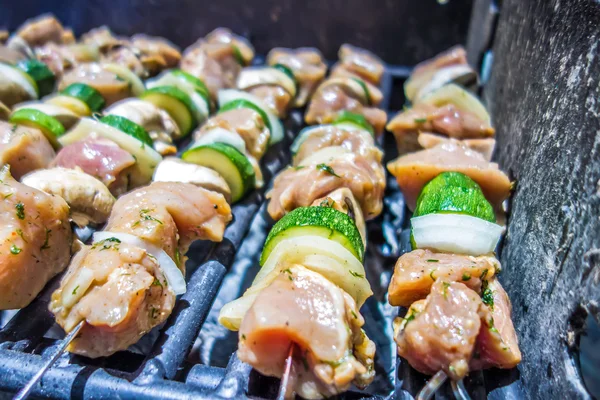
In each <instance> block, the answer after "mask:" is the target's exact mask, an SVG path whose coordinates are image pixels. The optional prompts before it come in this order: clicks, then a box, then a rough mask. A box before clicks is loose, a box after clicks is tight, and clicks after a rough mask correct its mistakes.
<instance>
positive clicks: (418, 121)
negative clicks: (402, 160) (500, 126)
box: [386, 103, 495, 154]
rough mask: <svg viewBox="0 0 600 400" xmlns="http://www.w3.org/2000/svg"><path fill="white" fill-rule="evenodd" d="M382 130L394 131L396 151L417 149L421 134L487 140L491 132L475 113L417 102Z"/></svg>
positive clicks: (492, 133)
mask: <svg viewBox="0 0 600 400" xmlns="http://www.w3.org/2000/svg"><path fill="white" fill-rule="evenodd" d="M386 129H387V130H388V131H390V132H392V133H393V134H394V136H395V138H396V145H397V146H398V153H399V154H405V153H410V152H414V151H417V150H421V149H422V146H421V142H420V140H419V136H421V135H422V134H423V133H430V134H431V133H433V134H437V135H441V136H444V137H448V138H451V139H457V140H461V141H462V140H473V139H480V140H481V139H488V138H491V137H493V136H494V133H495V130H494V128H492V126H491V125H490V123H489V122H488V121H483V120H481V118H479V117H478V116H477V115H476V114H475V113H472V112H469V111H465V110H460V109H458V108H457V107H456V106H455V105H453V104H446V105H443V106H441V107H438V106H434V105H431V104H425V103H419V104H417V105H415V106H414V107H413V108H410V109H408V110H405V111H402V112H400V113H398V114H397V115H396V116H395V117H394V118H392V120H391V121H390V122H389V123H388V124H387V126H386Z"/></svg>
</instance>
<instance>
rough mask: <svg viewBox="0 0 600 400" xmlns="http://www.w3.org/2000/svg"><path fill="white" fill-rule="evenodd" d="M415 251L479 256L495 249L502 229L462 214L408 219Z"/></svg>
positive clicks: (431, 215)
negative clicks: (428, 250) (425, 249)
mask: <svg viewBox="0 0 600 400" xmlns="http://www.w3.org/2000/svg"><path fill="white" fill-rule="evenodd" d="M410 223H411V225H412V232H413V236H414V239H415V243H416V245H417V247H418V248H429V249H435V250H439V251H448V252H452V253H460V254H470V255H472V256H480V255H482V254H487V253H490V252H492V251H494V249H495V248H496V245H497V244H498V241H499V240H500V237H501V236H502V233H503V231H504V228H503V227H501V226H500V225H497V224H494V223H491V222H488V221H485V220H483V219H481V218H476V217H472V216H470V215H462V214H427V215H423V216H421V217H414V218H412V219H411V220H410Z"/></svg>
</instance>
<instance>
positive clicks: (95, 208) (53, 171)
mask: <svg viewBox="0 0 600 400" xmlns="http://www.w3.org/2000/svg"><path fill="white" fill-rule="evenodd" d="M21 182H22V183H23V184H24V185H27V186H29V187H32V188H36V189H38V190H41V191H42V192H45V193H48V194H51V195H55V196H58V197H62V198H63V199H64V200H65V201H66V202H67V204H68V205H69V208H70V210H71V219H72V220H73V221H74V222H75V223H76V224H77V225H79V226H86V225H88V224H89V223H90V222H91V223H93V224H103V223H105V222H106V220H107V219H108V216H109V215H110V211H111V210H112V207H113V205H114V204H115V198H114V197H113V195H112V194H111V193H110V191H109V190H108V188H107V187H106V186H105V185H104V184H103V183H102V182H100V181H99V180H98V179H96V178H94V177H93V176H91V175H88V174H86V173H85V172H83V171H81V170H79V169H66V168H60V167H56V168H49V169H40V170H37V171H34V172H32V173H30V174H27V175H25V176H24V177H23V179H22V180H21Z"/></svg>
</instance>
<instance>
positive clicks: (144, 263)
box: [50, 182, 232, 357]
mask: <svg viewBox="0 0 600 400" xmlns="http://www.w3.org/2000/svg"><path fill="white" fill-rule="evenodd" d="M231 218H232V217H231V209H230V207H229V204H227V202H226V201H225V198H224V197H223V196H222V195H221V194H218V193H215V192H212V191H209V190H206V189H203V188H200V187H197V186H194V185H191V184H187V183H173V182H155V183H153V184H151V185H150V186H147V187H144V188H141V189H137V190H135V191H133V192H131V193H129V194H127V195H125V196H123V197H121V198H120V199H119V200H118V201H117V202H116V203H115V205H114V207H113V211H112V213H111V217H110V219H109V221H108V223H107V225H106V228H105V231H106V232H108V233H109V234H110V233H113V234H115V235H118V234H129V235H133V236H134V237H137V238H138V239H139V240H141V241H142V242H141V243H140V242H136V243H132V242H126V241H121V240H119V239H117V238H107V239H104V240H101V241H97V242H96V243H94V244H93V245H91V246H84V248H83V249H82V250H81V251H80V252H79V253H77V255H76V256H75V257H74V258H73V261H72V262H71V264H70V266H69V270H68V272H67V274H66V275H65V277H64V278H63V279H62V281H61V285H60V287H59V288H58V289H57V290H56V291H55V292H54V293H53V295H52V299H51V303H50V310H51V311H52V312H53V313H54V314H55V316H56V320H57V322H58V324H59V325H61V326H62V327H63V328H64V329H65V331H67V332H69V331H70V330H72V329H73V328H74V327H75V326H76V325H77V324H78V323H79V322H80V321H82V320H85V324H84V326H83V328H82V330H81V332H80V333H79V335H78V337H77V339H75V340H74V341H73V342H72V343H71V345H70V347H69V351H71V352H74V353H77V354H82V355H85V356H88V357H101V356H108V355H110V354H113V353H115V352H116V351H119V350H124V349H126V348H127V347H129V346H130V345H132V344H134V343H135V342H137V341H138V340H139V339H140V338H141V337H142V336H143V335H144V334H145V333H146V332H148V331H149V330H150V329H152V328H153V327H155V326H157V325H159V324H161V323H162V322H163V321H165V319H166V318H167V317H168V316H169V315H170V313H171V310H172V309H173V305H174V302H175V293H174V292H173V290H172V289H171V288H170V286H169V285H168V281H167V278H166V276H165V274H164V272H163V270H162V268H161V265H160V264H159V261H158V258H156V257H155V256H153V255H152V254H151V253H150V252H149V247H147V246H155V247H158V248H159V249H161V250H162V251H164V252H165V253H166V255H167V256H168V257H170V258H171V259H172V260H173V261H174V262H175V264H176V265H177V267H178V268H179V269H180V270H181V271H182V272H185V257H184V254H185V253H186V252H187V250H188V248H189V245H190V244H191V242H192V241H194V240H196V239H204V240H213V241H220V240H222V238H223V233H224V230H225V226H226V224H227V223H228V222H229V221H230V220H231ZM144 243H148V245H145V244H144ZM141 244H144V246H143V247H141Z"/></svg>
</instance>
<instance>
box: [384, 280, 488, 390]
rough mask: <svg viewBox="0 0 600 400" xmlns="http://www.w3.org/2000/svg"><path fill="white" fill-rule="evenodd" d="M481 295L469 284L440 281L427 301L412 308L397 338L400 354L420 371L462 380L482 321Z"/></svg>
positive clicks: (467, 370) (467, 369)
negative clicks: (441, 373)
mask: <svg viewBox="0 0 600 400" xmlns="http://www.w3.org/2000/svg"><path fill="white" fill-rule="evenodd" d="M481 306H482V302H481V298H480V297H479V295H478V294H477V293H476V292H474V291H473V290H471V289H469V288H468V287H467V286H466V285H464V284H462V283H457V282H446V281H444V280H442V279H438V280H436V282H435V283H434V284H433V286H432V288H431V293H430V294H429V296H427V298H426V299H425V301H419V302H418V304H416V305H415V309H413V307H411V309H409V311H408V313H407V315H406V317H405V320H404V323H402V324H401V325H400V329H399V330H398V332H397V335H396V337H395V341H396V344H397V345H398V354H399V355H400V356H401V357H403V358H405V359H406V360H407V361H408V363H409V364H410V365H411V366H412V367H413V368H415V369H416V370H417V371H419V372H421V373H423V374H427V375H434V374H435V373H437V372H438V371H442V370H443V371H444V372H445V373H446V374H447V375H448V376H449V377H450V378H451V379H453V380H459V379H462V378H463V377H465V376H466V375H467V374H468V372H469V361H470V360H471V357H472V355H473V352H474V349H475V342H476V340H477V335H478V334H479V329H480V327H481V321H480V316H479V311H480V307H481Z"/></svg>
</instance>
